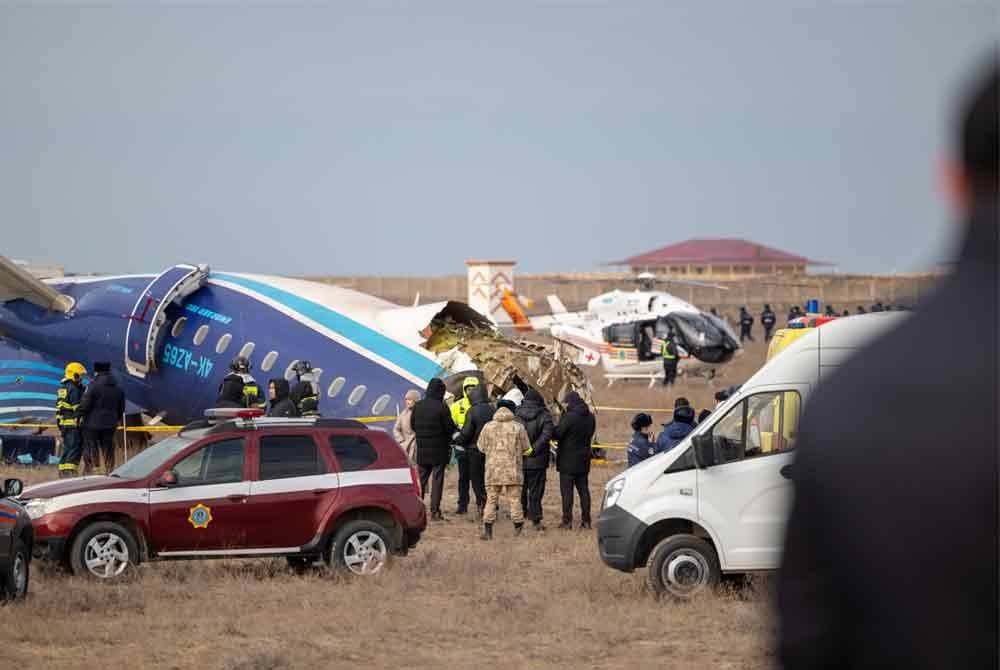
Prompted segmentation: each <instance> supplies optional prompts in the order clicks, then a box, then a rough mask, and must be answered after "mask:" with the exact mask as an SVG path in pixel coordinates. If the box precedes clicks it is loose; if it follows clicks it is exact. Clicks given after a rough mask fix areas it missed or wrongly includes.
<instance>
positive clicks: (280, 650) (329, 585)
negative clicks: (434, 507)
mask: <svg viewBox="0 0 1000 670" xmlns="http://www.w3.org/2000/svg"><path fill="white" fill-rule="evenodd" d="M763 352H764V348H763V346H762V345H760V344H757V345H751V346H750V347H748V349H747V351H746V352H745V353H744V354H742V355H741V356H739V357H738V358H737V359H736V360H735V361H734V362H733V363H732V364H731V365H730V366H728V368H727V369H726V372H725V374H724V376H723V377H722V378H721V379H718V380H716V381H715V382H714V384H713V385H709V384H708V383H706V382H705V381H704V380H692V381H684V382H682V383H679V384H678V386H677V388H676V389H675V390H672V391H668V392H665V391H662V390H660V389H659V388H656V389H647V388H646V387H645V385H643V384H631V385H629V384H616V385H615V386H614V387H612V388H611V389H605V388H604V386H603V384H598V385H597V393H596V398H597V401H598V402H599V403H600V404H601V405H602V406H615V407H635V408H639V407H646V408H667V407H671V406H672V405H673V399H674V397H675V396H676V395H678V394H683V395H685V396H686V397H688V398H689V399H690V400H691V401H692V403H693V404H694V405H695V406H696V407H697V408H698V409H701V408H702V407H711V406H712V405H713V404H714V401H712V394H713V393H714V391H715V389H716V388H720V387H723V386H727V385H729V384H732V383H738V382H741V381H743V380H744V379H746V377H748V376H749V375H750V374H751V373H752V372H753V371H754V370H756V369H757V368H758V367H759V366H760V364H761V363H762V361H763V357H764V353H763ZM595 380H596V375H595ZM630 417H631V412H613V411H602V412H601V413H600V432H599V436H600V438H601V440H602V441H604V442H607V443H614V442H619V443H623V442H625V441H626V440H627V438H628V434H629V430H628V427H627V424H628V420H629V418H630ZM654 418H655V419H656V420H657V421H661V420H662V421H666V420H668V415H666V414H664V413H654ZM611 454H612V458H619V459H620V458H621V457H622V455H621V452H620V451H612V452H611ZM620 469H621V464H620V463H616V462H612V463H611V464H610V465H607V466H596V467H595V468H594V471H593V473H592V475H591V489H592V491H593V496H594V513H595V515H596V513H597V507H598V506H599V505H600V500H601V495H602V489H603V485H604V483H605V482H606V481H607V480H608V479H609V478H610V477H612V476H613V475H614V474H616V473H617V472H619V471H620ZM12 475H13V476H19V477H21V478H23V479H24V480H25V481H26V482H27V483H35V482H39V481H45V480H47V479H50V478H52V477H53V476H54V475H55V473H54V471H53V470H52V469H48V468H43V469H36V470H28V469H16V470H15V469H10V468H8V469H2V468H0V477H3V476H12ZM557 481H558V480H557V479H555V472H554V471H551V472H550V475H549V485H548V489H547V493H546V498H545V513H546V521H547V523H548V524H549V525H550V529H549V530H547V531H546V532H544V533H536V532H533V531H526V533H525V536H523V537H521V538H518V539H515V538H514V537H513V536H512V530H511V527H510V526H509V525H508V524H506V523H503V522H501V523H498V526H497V532H496V536H497V537H496V539H495V540H494V541H493V542H492V543H484V542H482V541H480V540H479V539H478V526H477V525H476V524H475V523H472V522H471V521H468V520H464V519H461V518H458V517H451V519H452V520H450V521H448V522H445V523H435V524H432V525H431V526H430V527H429V528H428V529H427V532H426V534H425V535H424V537H423V539H422V540H421V542H420V544H419V545H418V546H417V547H416V549H415V550H414V551H412V552H411V554H410V555H409V556H408V557H405V558H400V559H397V560H396V561H395V562H394V563H393V565H392V566H391V569H390V570H388V571H387V572H385V573H384V574H381V575H378V576H376V577H374V578H372V579H369V580H364V581H362V580H354V579H347V578H343V577H341V576H340V575H338V574H335V573H332V572H330V571H328V570H316V571H312V572H309V573H307V574H305V575H302V576H299V575H296V574H294V573H293V572H292V571H290V570H289V569H287V568H286V566H285V563H284V561H282V560H272V559H261V560H247V561H200V562H169V563H152V564H146V565H143V566H141V567H140V568H139V569H138V570H137V571H136V573H135V575H134V577H133V578H132V579H131V580H130V581H128V582H127V583H123V584H120V585H105V584H96V583H93V582H88V581H85V580H82V579H78V578H74V577H70V576H68V575H66V574H65V573H63V572H62V571H61V570H60V569H57V568H54V567H52V566H47V565H43V564H41V563H37V562H36V563H35V564H34V565H33V566H32V567H33V570H34V572H33V574H32V583H31V592H30V594H29V597H28V599H27V600H26V601H25V602H24V603H21V604H18V605H14V606H8V607H4V608H0V621H2V625H0V658H2V659H3V666H4V667H5V668H36V667H38V668H41V667H44V668H92V667H123V668H134V667H157V668H164V669H166V668H232V669H237V668H240V669H242V668H246V669H260V670H263V669H265V668H305V667H310V666H315V665H318V664H324V665H327V666H330V665H332V666H333V667H350V666H353V665H357V666H358V667H366V666H367V667H389V666H394V667H395V666H398V667H413V668H424V667H427V668H430V667H452V668H467V667H486V666H494V667H501V668H522V667H523V668H542V667H595V668H622V667H626V668H646V667H649V668H652V667H690V668H764V667H770V666H773V665H774V652H773V648H774V642H773V640H774V625H775V624H774V616H773V614H772V610H771V595H770V592H769V588H768V583H767V581H766V580H759V581H755V582H754V583H753V584H751V586H749V587H747V588H746V589H743V590H741V591H738V592H732V591H729V592H722V593H718V594H713V595H708V596H705V597H703V598H700V599H698V600H696V601H694V602H691V603H676V602H669V601H657V600H656V599H654V598H653V596H652V595H651V593H650V592H649V591H648V590H647V588H646V586H645V582H644V578H645V574H644V571H639V572H637V573H636V574H631V575H629V574H624V573H620V572H617V571H615V570H612V569H610V568H607V567H606V566H605V565H604V564H603V563H602V562H601V560H600V558H599V556H598V553H597V546H596V541H595V538H594V534H593V533H592V532H584V531H579V530H573V531H559V530H556V529H555V528H554V526H555V524H556V523H558V518H559V511H558V510H559V493H558V485H557ZM454 507H455V473H454V472H450V473H449V476H448V480H447V488H446V497H445V503H444V509H445V511H446V514H447V512H449V511H452V510H453V509H454Z"/></svg>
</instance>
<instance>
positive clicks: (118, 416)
mask: <svg viewBox="0 0 1000 670" xmlns="http://www.w3.org/2000/svg"><path fill="white" fill-rule="evenodd" d="M94 374H95V376H94V381H92V382H91V383H90V386H88V387H87V390H86V391H84V393H83V398H82V399H81V400H80V407H79V409H78V412H79V414H80V425H81V426H82V427H83V444H84V450H83V454H84V463H85V466H86V468H87V470H88V471H90V472H93V471H95V470H98V469H99V468H98V458H99V457H100V458H101V459H102V460H103V461H104V472H106V473H110V472H111V471H112V470H114V469H115V430H116V429H117V428H118V424H119V423H120V422H121V421H122V419H123V415H124V414H125V392H124V391H122V390H121V388H120V387H119V386H118V384H116V383H115V378H114V377H112V376H111V363H106V362H100V363H94Z"/></svg>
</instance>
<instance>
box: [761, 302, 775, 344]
mask: <svg viewBox="0 0 1000 670" xmlns="http://www.w3.org/2000/svg"><path fill="white" fill-rule="evenodd" d="M777 322H778V317H777V315H776V314H775V313H774V310H772V309H771V306H770V305H767V304H765V305H764V311H763V312H761V313H760V325H762V326H764V341H765V342H770V341H771V338H772V337H773V336H774V324H776V323H777Z"/></svg>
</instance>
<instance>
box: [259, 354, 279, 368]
mask: <svg viewBox="0 0 1000 670" xmlns="http://www.w3.org/2000/svg"><path fill="white" fill-rule="evenodd" d="M277 360H278V352H277V351H269V352H267V356H264V360H263V361H261V363H260V369H261V370H263V371H264V372H270V371H271V368H273V367H274V364H275V363H276V362H277Z"/></svg>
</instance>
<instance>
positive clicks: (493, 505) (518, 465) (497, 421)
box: [479, 406, 531, 540]
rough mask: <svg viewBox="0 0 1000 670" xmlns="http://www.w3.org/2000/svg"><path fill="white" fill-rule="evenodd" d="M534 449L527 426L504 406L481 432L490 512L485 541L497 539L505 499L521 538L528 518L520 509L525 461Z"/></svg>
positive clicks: (485, 519) (487, 511) (487, 512)
mask: <svg viewBox="0 0 1000 670" xmlns="http://www.w3.org/2000/svg"><path fill="white" fill-rule="evenodd" d="M530 446H531V442H530V441H529V440H528V433H527V431H526V430H525V428H524V426H523V425H522V424H521V422H519V421H515V420H514V413H513V412H511V411H510V409H508V408H507V407H505V406H501V407H500V408H499V409H498V410H497V411H496V413H495V414H494V415H493V420H492V421H490V422H489V423H487V424H486V425H485V426H483V429H482V431H480V433H479V450H480V451H482V452H483V455H484V456H485V458H486V473H485V479H486V509H485V510H484V511H483V534H482V535H481V536H480V537H481V539H483V540H492V539H493V523H494V522H495V521H496V519H497V507H498V506H499V503H500V496H501V495H503V496H504V497H505V498H506V499H507V504H509V505H510V518H511V521H513V522H514V535H520V534H521V529H522V528H523V527H524V514H523V513H522V510H521V505H520V502H521V486H522V484H523V482H524V471H523V468H522V460H523V454H524V453H525V452H526V451H528V448H529V447H530Z"/></svg>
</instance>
